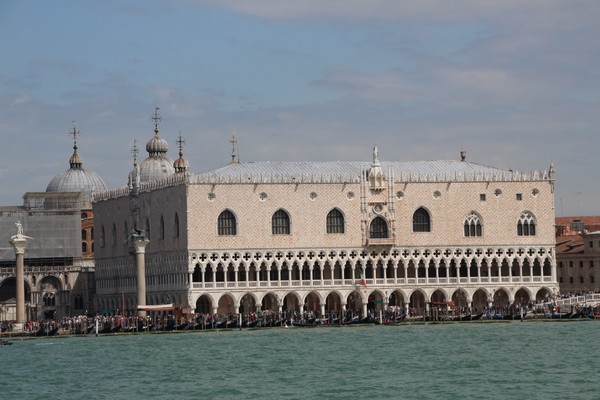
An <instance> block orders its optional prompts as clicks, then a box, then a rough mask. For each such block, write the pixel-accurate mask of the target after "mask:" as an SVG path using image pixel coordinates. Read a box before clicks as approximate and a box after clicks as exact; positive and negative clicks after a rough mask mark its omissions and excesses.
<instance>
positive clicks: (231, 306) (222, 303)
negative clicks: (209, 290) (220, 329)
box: [217, 294, 236, 315]
mask: <svg viewBox="0 0 600 400" xmlns="http://www.w3.org/2000/svg"><path fill="white" fill-rule="evenodd" d="M235 313H236V309H235V303H234V301H233V297H231V295H229V294H224V295H223V296H221V298H220V299H219V302H218V305H217V314H222V315H229V314H235Z"/></svg>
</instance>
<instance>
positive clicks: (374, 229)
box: [369, 217, 388, 239]
mask: <svg viewBox="0 0 600 400" xmlns="http://www.w3.org/2000/svg"><path fill="white" fill-rule="evenodd" d="M387 237H388V226H387V222H386V221H385V219H383V218H381V217H376V218H375V219H373V221H371V225H369V238H371V239H385V238H387Z"/></svg>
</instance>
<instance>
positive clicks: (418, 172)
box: [190, 160, 553, 183]
mask: <svg viewBox="0 0 600 400" xmlns="http://www.w3.org/2000/svg"><path fill="white" fill-rule="evenodd" d="M380 164H381V171H382V172H383V173H384V174H385V175H386V176H388V178H390V177H391V176H390V175H393V179H394V180H396V181H399V182H455V181H456V182H460V181H462V182H465V181H539V180H548V179H553V177H552V176H551V174H550V173H549V171H533V172H518V171H516V172H514V171H510V170H503V169H499V168H494V167H488V166H485V165H481V164H475V163H470V162H466V161H458V160H438V161H392V162H381V163H380ZM371 165H372V164H371V163H370V162H364V161H312V162H286V161H280V162H278V161H264V162H246V163H234V164H230V165H227V166H225V167H222V168H218V169H215V170H212V171H208V172H205V173H199V174H193V175H191V176H190V182H191V183H203V182H230V183H235V182H237V183H242V182H264V183H267V182H299V181H300V182H355V181H358V180H360V176H361V172H362V171H366V172H368V171H369V169H370V168H371Z"/></svg>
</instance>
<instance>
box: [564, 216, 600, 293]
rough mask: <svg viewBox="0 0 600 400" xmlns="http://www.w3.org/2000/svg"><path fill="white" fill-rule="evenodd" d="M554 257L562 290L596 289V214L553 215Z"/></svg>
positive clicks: (599, 226) (599, 235)
mask: <svg viewBox="0 0 600 400" xmlns="http://www.w3.org/2000/svg"><path fill="white" fill-rule="evenodd" d="M556 258H557V262H558V269H557V271H558V283H559V286H560V289H561V291H562V292H581V291H596V290H598V289H600V284H599V283H598V278H599V277H600V217H599V216H587V217H559V218H556Z"/></svg>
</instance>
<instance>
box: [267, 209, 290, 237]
mask: <svg viewBox="0 0 600 400" xmlns="http://www.w3.org/2000/svg"><path fill="white" fill-rule="evenodd" d="M271 226H272V228H273V235H289V234H290V217H289V215H288V214H287V213H286V212H285V211H283V210H277V211H276V212H275V214H273V218H272V219H271Z"/></svg>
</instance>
